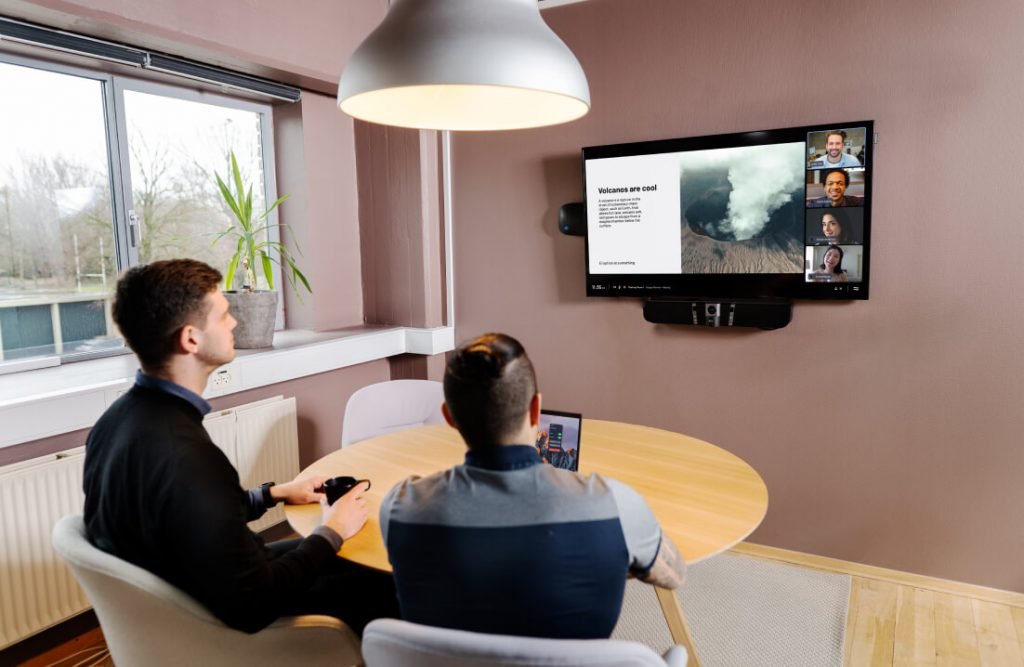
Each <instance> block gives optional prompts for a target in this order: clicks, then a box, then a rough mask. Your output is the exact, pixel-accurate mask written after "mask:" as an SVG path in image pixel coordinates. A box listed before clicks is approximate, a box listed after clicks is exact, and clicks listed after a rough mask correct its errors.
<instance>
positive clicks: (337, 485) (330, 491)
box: [324, 476, 370, 505]
mask: <svg viewBox="0 0 1024 667" xmlns="http://www.w3.org/2000/svg"><path fill="white" fill-rule="evenodd" d="M363 482H366V490H367V491H369V489H370V480H368V479H356V478H355V477H347V476H346V477H332V478H330V479H329V480H327V481H326V482H324V493H325V494H327V504H328V505H333V504H334V503H336V502H338V498H341V497H342V496H343V495H345V494H346V493H348V492H349V491H351V490H352V489H353V488H355V486H356V484H362V483H363Z"/></svg>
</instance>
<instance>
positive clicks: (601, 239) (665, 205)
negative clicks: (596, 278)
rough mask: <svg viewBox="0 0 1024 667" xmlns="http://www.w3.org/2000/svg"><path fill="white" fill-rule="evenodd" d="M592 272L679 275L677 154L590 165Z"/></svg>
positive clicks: (589, 241) (623, 159)
mask: <svg viewBox="0 0 1024 667" xmlns="http://www.w3.org/2000/svg"><path fill="white" fill-rule="evenodd" d="M586 170H587V171H586V173H587V234H588V243H589V248H590V272H591V273H611V274H616V273H621V274H626V273H634V274H637V273H679V267H680V257H681V255H680V250H679V243H680V237H679V154H678V153H662V154H657V155H643V156H631V157H623V158H604V159H600V160H588V161H587V164H586Z"/></svg>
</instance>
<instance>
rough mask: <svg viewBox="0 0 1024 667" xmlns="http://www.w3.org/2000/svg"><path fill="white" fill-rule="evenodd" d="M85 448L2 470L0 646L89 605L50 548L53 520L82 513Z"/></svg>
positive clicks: (82, 609) (0, 502) (0, 508)
mask: <svg viewBox="0 0 1024 667" xmlns="http://www.w3.org/2000/svg"><path fill="white" fill-rule="evenodd" d="M84 460H85V448H84V447H79V448H77V449H74V450H70V451H67V452H62V453H60V454H55V455H54V454H51V455H50V456H44V457H41V458H38V459H32V460H31V461H25V462H23V463H15V464H13V465H10V466H6V467H4V468H0V649H2V648H5V647H7V646H10V645H11V644H13V643H15V642H17V641H20V640H22V639H24V638H25V637H28V636H29V635H32V634H35V633H36V632H39V631H40V630H45V629H46V628H48V627H50V626H52V625H56V624H57V623H60V622H61V621H63V620H65V619H67V618H70V617H71V616H74V615H75V614H77V613H79V612H82V611H85V610H86V609H88V608H89V600H88V599H87V598H86V597H85V593H83V592H82V590H81V589H80V588H79V587H78V584H77V583H76V582H75V579H74V577H73V576H71V572H70V570H68V568H67V566H65V565H64V562H63V561H62V560H61V559H60V558H59V557H58V556H57V554H56V553H55V552H54V551H53V547H51V546H50V532H51V531H52V530H53V524H55V523H57V520H58V519H60V518H61V517H62V516H64V515H65V514H74V513H80V512H81V511H82V505H83V503H84V501H85V496H84V495H83V494H82V462H83V461H84Z"/></svg>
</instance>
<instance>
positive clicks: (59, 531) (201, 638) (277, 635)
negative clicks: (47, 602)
mask: <svg viewBox="0 0 1024 667" xmlns="http://www.w3.org/2000/svg"><path fill="white" fill-rule="evenodd" d="M53 546H54V549H56V551H57V553H58V554H60V556H61V557H62V558H63V559H64V560H66V561H67V562H68V565H70V566H71V571H72V572H73V573H74V575H75V578H76V579H77V580H78V583H79V584H81V585H82V588H84V589H85V593H86V595H88V596H89V600H90V601H91V602H92V605H93V609H94V610H95V611H96V616H98V617H99V619H100V627H101V628H102V630H103V637H104V639H106V641H107V648H109V649H110V655H111V657H112V658H113V659H114V663H115V664H116V665H117V666H118V667H132V666H133V665H145V666H146V667H163V666H167V667H172V666H177V665H218V666H220V665H238V666H239V667H243V666H244V667H251V666H252V665H302V667H310V666H311V665H318V666H322V667H328V666H333V667H339V666H341V665H359V664H362V659H361V657H360V654H359V639H358V638H357V637H356V635H355V633H354V632H352V630H351V629H350V628H349V627H348V626H347V625H345V624H344V623H342V622H341V621H339V620H338V619H336V618H332V617H330V616H313V615H309V616H294V617H287V618H281V619H278V620H277V621H276V622H275V623H273V624H271V625H270V626H269V627H266V628H264V629H263V630H260V631H259V632H257V633H255V634H251V635H250V634H246V633H244V632H239V631H238V630H233V629H231V628H229V627H227V626H226V625H224V624H223V623H221V622H220V621H219V620H218V619H217V618H215V617H214V616H213V615H212V614H210V612H209V611H207V610H206V608H205V607H204V606H202V605H201V604H199V603H198V602H196V601H195V600H194V599H192V598H191V597H189V596H188V595H186V594H185V593H184V592H182V591H181V590H179V589H178V588H175V587H174V586H171V585H170V584H168V583H167V582H166V581H164V580H163V579H161V578H160V577H157V576H156V575H154V574H153V573H151V572H149V571H147V570H144V569H142V568H140V567H137V566H135V565H132V564H131V563H129V562H127V561H124V560H121V559H120V558H118V557H116V556H113V555H111V554H108V553H106V552H105V551H102V550H100V549H97V548H96V547H94V546H93V545H92V544H90V543H89V540H88V539H87V538H86V536H85V522H84V521H83V520H82V515H80V514H73V515H69V516H66V517H64V518H63V519H61V520H60V521H58V522H57V525H56V526H54V528H53Z"/></svg>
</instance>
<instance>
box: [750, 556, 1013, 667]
mask: <svg viewBox="0 0 1024 667" xmlns="http://www.w3.org/2000/svg"><path fill="white" fill-rule="evenodd" d="M733 551H734V552H736V553H740V554H743V555H747V556H755V557H758V558H765V559H767V560H773V561H780V562H785V563H790V564H794V565H800V566H803V567H810V568H813V569H817V570H824V571H827V572H834V573H842V574H849V575H850V576H851V577H852V578H853V582H852V586H851V591H850V608H849V615H848V616H847V619H846V646H845V649H844V651H843V655H844V659H843V664H844V665H845V666H847V667H864V666H870V667H882V666H888V665H893V666H894V667H908V666H911V665H914V666H916V665H935V666H937V667H945V666H947V665H948V666H953V665H956V666H961V665H962V666H965V667H966V666H968V665H983V666H985V667H996V666H998V667H1024V594H1021V593H1012V592H1008V591H1000V590H996V589H992V588H985V587H982V586H972V585H970V584H962V583H959V582H954V581H946V580H944V579H934V578H931V577H924V576H921V575H915V574H908V573H904V572H897V571H895V570H886V569H883V568H877V567H871V566H867V565H860V564H857V563H850V562H847V561H840V560H834V559H831V558H822V557H820V556H810V555H807V554H803V553H799V552H796V551H786V550H784V549H775V548H772V547H763V546H759V545H756V544H741V545H739V546H738V547H736V548H735V549H734V550H733Z"/></svg>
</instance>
